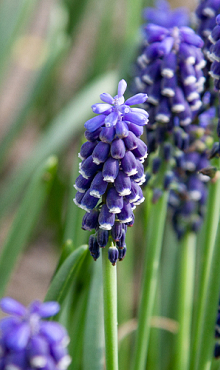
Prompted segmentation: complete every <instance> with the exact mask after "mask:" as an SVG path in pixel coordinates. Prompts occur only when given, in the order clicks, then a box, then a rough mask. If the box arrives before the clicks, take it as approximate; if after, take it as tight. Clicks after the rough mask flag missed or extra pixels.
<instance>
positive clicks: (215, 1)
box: [195, 0, 220, 85]
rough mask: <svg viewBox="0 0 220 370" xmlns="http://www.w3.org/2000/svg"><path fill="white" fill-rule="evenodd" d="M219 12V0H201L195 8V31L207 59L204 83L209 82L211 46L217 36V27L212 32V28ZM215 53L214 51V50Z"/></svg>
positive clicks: (211, 56)
mask: <svg viewBox="0 0 220 370" xmlns="http://www.w3.org/2000/svg"><path fill="white" fill-rule="evenodd" d="M219 13H220V0H203V1H200V2H199V5H198V7H197V9H196V12H195V14H196V17H197V24H198V25H197V29H196V32H197V33H198V34H199V35H200V36H201V38H202V39H203V41H204V46H203V52H204V55H205V57H206V60H207V66H206V68H205V70H204V73H205V77H206V79H207V82H206V85H208V84H209V78H208V77H209V75H208V72H209V70H210V65H211V62H212V60H213V55H212V54H213V51H212V50H213V46H212V43H213V42H214V43H215V39H216V37H217V38H219V36H218V35H219V27H216V28H215V31H214V33H213V34H211V33H212V31H213V28H214V27H215V25H216V16H217V15H218V14H219ZM214 54H215V52H214Z"/></svg>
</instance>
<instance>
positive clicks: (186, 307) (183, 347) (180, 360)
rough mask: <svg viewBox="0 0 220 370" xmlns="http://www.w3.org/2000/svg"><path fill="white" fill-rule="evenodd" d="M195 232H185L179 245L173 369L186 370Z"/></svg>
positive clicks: (193, 272)
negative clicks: (177, 329)
mask: <svg viewBox="0 0 220 370" xmlns="http://www.w3.org/2000/svg"><path fill="white" fill-rule="evenodd" d="M195 257H196V234H194V233H192V232H187V233H186V235H185V236H184V239H183V242H182V245H181V261H180V262H181V264H180V285H179V310H178V312H179V331H178V335H177V346H176V358H175V359H176V362H175V369H178V370H188V368H189V360H190V348H191V339H190V338H191V324H192V312H193V290H194V278H195V261H196V258H195Z"/></svg>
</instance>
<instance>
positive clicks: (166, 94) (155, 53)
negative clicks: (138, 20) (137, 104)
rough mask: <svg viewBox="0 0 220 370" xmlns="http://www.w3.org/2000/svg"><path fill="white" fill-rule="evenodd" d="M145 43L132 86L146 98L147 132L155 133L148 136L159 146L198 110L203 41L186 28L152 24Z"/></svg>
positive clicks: (188, 121) (148, 27)
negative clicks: (168, 134)
mask: <svg viewBox="0 0 220 370" xmlns="http://www.w3.org/2000/svg"><path fill="white" fill-rule="evenodd" d="M144 42H145V43H146V46H145V47H144V49H143V52H142V55H141V56H139V57H138V59H137V64H138V66H139V70H138V77H136V79H135V82H136V89H137V90H138V91H141V92H145V93H147V94H148V96H149V97H148V101H147V105H146V108H147V109H148V112H149V127H148V130H151V131H152V130H153V131H154V135H151V136H152V137H154V140H155V141H156V142H158V141H159V139H161V136H164V135H165V133H166V132H170V131H171V130H172V129H173V128H174V127H175V126H176V125H179V126H181V127H186V126H187V125H189V124H190V123H191V122H192V120H193V119H194V117H195V116H196V114H197V112H198V111H199V109H200V108H201V105H202V102H201V96H200V93H201V92H202V91H203V88H204V82H205V79H204V76H203V72H202V68H203V67H204V65H205V60H204V57H203V54H202V51H201V47H202V46H203V41H202V39H201V38H200V37H199V36H198V35H196V34H195V33H194V31H193V30H192V29H191V28H189V27H180V28H178V27H173V28H165V27H161V26H159V25H156V24H153V23H151V24H148V25H147V26H146V27H145V37H144ZM175 117H177V118H178V121H177V120H175V119H174V118H175ZM155 124H156V128H155ZM161 131H162V132H161ZM158 136H159V137H160V138H159V139H158ZM151 140H152V139H151Z"/></svg>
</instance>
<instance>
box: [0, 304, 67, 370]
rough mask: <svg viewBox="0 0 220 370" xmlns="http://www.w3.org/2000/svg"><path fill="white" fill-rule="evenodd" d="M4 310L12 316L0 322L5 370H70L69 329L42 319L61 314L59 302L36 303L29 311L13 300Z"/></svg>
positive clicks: (1, 365) (1, 358) (1, 363)
mask: <svg viewBox="0 0 220 370" xmlns="http://www.w3.org/2000/svg"><path fill="white" fill-rule="evenodd" d="M0 307H1V309H2V310H3V311H4V312H6V313H8V314H10V316H8V317H5V318H3V319H2V320H1V321H0V330H1V335H0V369H1V370H8V369H11V370H12V369H13V370H34V369H42V370H66V369H67V368H68V366H69V364H70V362H71V359H70V356H69V355H68V351H67V345H68V343H69V337H68V334H67V332H66V330H65V328H64V327H63V326H62V325H60V324H58V323H57V322H54V321H45V320H42V318H46V317H49V316H53V315H55V314H57V312H58V311H59V305H58V303H56V302H46V303H40V302H38V301H35V302H33V303H32V304H31V305H30V307H29V308H25V307H24V306H23V305H22V304H20V303H19V302H17V301H15V300H14V299H12V298H9V297H7V298H3V299H2V300H1V301H0Z"/></svg>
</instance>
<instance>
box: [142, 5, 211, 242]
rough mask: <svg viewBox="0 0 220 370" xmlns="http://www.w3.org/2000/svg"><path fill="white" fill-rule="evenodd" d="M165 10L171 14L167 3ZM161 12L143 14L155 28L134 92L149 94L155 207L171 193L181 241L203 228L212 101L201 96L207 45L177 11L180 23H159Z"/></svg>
mask: <svg viewBox="0 0 220 370" xmlns="http://www.w3.org/2000/svg"><path fill="white" fill-rule="evenodd" d="M162 5H163V7H166V6H167V7H168V8H169V5H168V4H167V5H166V2H163V4H162ZM163 7H162V8H163ZM162 8H161V11H159V12H158V9H155V10H153V9H152V8H150V10H149V9H148V8H147V9H146V10H145V18H146V19H147V20H149V21H150V22H152V23H150V24H148V25H147V26H145V27H144V33H143V36H144V41H143V47H142V54H141V56H140V57H138V59H137V65H138V67H137V68H138V69H137V75H136V76H137V77H135V91H136V92H144V93H147V94H148V100H147V103H145V104H144V105H143V106H144V107H145V109H147V110H148V112H149V124H148V126H147V128H146V130H147V145H148V152H149V165H150V168H151V171H148V177H147V181H148V185H149V186H150V187H152V189H153V198H152V201H153V202H156V201H157V200H158V199H159V198H160V197H161V196H162V194H163V190H169V189H170V193H169V194H170V195H169V205H170V208H171V212H172V220H173V226H174V230H175V232H176V234H177V236H178V238H181V237H182V236H183V235H184V234H185V232H186V231H187V230H192V231H198V229H199V227H200V226H201V225H202V222H203V217H204V208H205V207H204V205H205V202H206V194H207V189H206V183H205V182H206V181H208V180H209V177H208V176H203V175H202V174H201V173H198V171H200V170H201V169H203V168H205V167H208V166H209V161H208V157H207V142H208V137H209V130H208V129H207V128H208V124H209V123H210V119H211V118H213V117H212V114H213V112H212V110H210V111H209V112H210V114H211V115H210V117H209V113H208V112H206V113H202V112H203V110H205V109H208V108H209V107H210V101H211V98H210V96H207V93H206V94H205V95H203V90H204V83H205V78H204V75H203V68H204V66H205V64H206V61H205V59H204V56H203V52H202V47H203V40H202V38H201V37H200V36H198V35H197V34H196V33H195V32H194V31H193V30H192V29H191V28H189V27H187V26H186V24H187V18H186V17H185V22H186V23H185V24H184V23H181V22H182V20H181V17H180V18H178V10H175V11H174V12H177V16H176V18H175V17H173V20H172V17H171V18H170V19H171V21H170V22H169V21H167V24H166V21H165V24H163V22H162V23H161V19H163V17H162ZM180 13H181V12H180ZM185 14H186V13H185ZM175 22H176V23H175ZM201 113H202V114H201ZM209 118H210V119H209ZM161 171H162V175H163V180H162V181H161Z"/></svg>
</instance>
